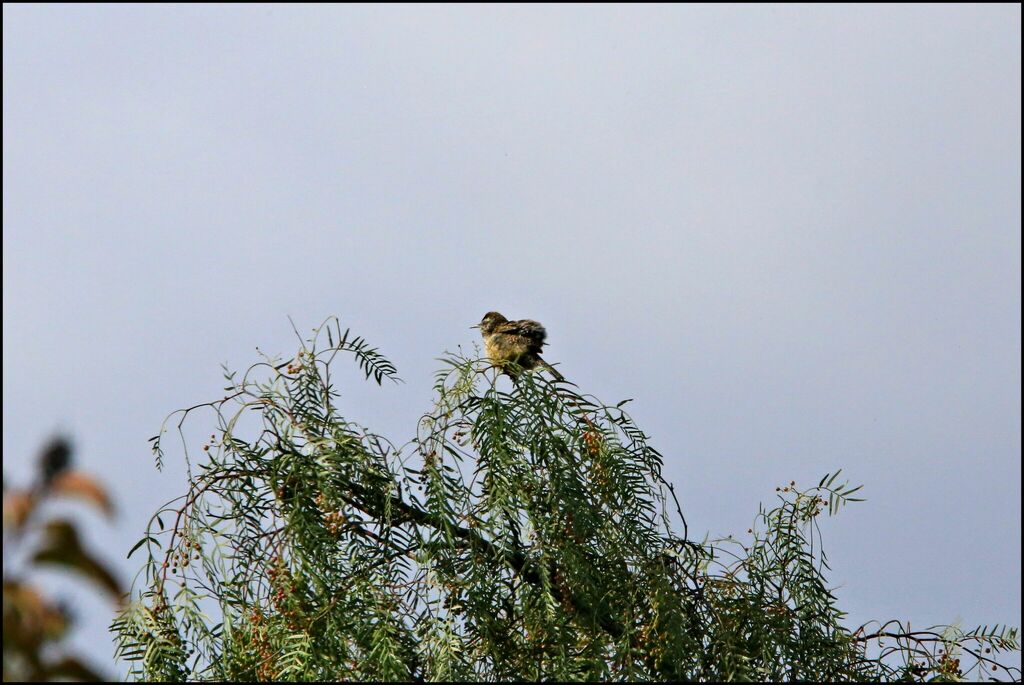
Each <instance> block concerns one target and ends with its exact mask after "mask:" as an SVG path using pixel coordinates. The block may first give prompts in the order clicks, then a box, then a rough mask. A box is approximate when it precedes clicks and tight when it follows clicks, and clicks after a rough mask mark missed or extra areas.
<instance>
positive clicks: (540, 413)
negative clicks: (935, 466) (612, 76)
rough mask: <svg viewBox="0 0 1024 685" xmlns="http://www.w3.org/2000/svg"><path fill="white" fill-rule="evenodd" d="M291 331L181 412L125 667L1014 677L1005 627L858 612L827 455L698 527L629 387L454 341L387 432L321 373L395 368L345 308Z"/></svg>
mask: <svg viewBox="0 0 1024 685" xmlns="http://www.w3.org/2000/svg"><path fill="white" fill-rule="evenodd" d="M325 343H326V344H325ZM300 345H301V348H300V350H299V352H298V355H297V356H296V357H295V358H294V360H292V361H290V362H286V363H284V364H278V363H276V360H272V359H269V358H265V359H264V360H263V361H262V362H260V363H257V364H255V365H254V366H252V367H250V368H249V369H248V370H247V371H246V372H245V373H244V374H243V375H241V376H240V377H239V376H238V375H237V374H234V373H228V372H226V378H227V379H228V381H229V386H228V388H226V390H227V394H226V395H225V396H224V397H223V398H222V399H219V400H217V401H215V402H212V403H209V404H204V405H197V406H196V407H191V408H189V409H185V410H182V411H181V412H180V414H178V413H176V414H177V415H179V417H180V421H179V423H178V430H179V432H181V428H182V424H183V423H184V422H185V421H186V420H187V419H189V418H190V417H192V416H193V413H194V412H196V411H197V410H199V409H201V408H206V409H210V410H212V415H213V417H214V421H215V426H216V428H215V430H214V432H213V434H212V435H211V439H210V440H209V441H208V442H206V443H205V444H204V445H203V447H202V454H201V455H200V456H201V459H200V460H196V459H195V458H194V457H192V456H190V454H189V451H188V441H187V440H185V441H184V447H185V458H186V462H187V464H188V473H189V487H188V491H187V492H186V493H185V494H184V495H183V496H182V497H180V498H178V499H176V500H173V501H172V502H170V503H168V504H167V505H166V506H164V507H162V508H161V509H160V510H159V511H158V512H157V513H156V514H155V515H154V516H153V518H152V519H151V521H150V523H149V527H148V529H147V531H146V535H145V536H144V537H143V538H142V539H141V540H140V541H139V543H138V544H137V545H136V546H135V548H134V549H133V550H132V553H135V552H136V551H137V550H142V551H143V552H145V553H146V554H147V555H148V556H147V558H146V561H145V563H144V565H143V567H142V569H141V571H140V574H139V576H137V579H136V587H135V590H134V593H133V599H134V601H133V602H131V603H130V604H129V605H128V606H127V608H126V609H125V610H124V611H123V612H122V613H121V614H119V616H118V617H117V618H116V620H115V621H114V623H113V625H112V630H113V631H114V632H115V634H116V638H117V641H118V654H119V657H120V658H122V659H124V660H127V662H128V663H129V665H130V668H131V676H133V677H135V678H138V679H147V680H184V679H199V680H350V679H351V680H468V679H473V680H511V679H517V680H520V679H521V680H526V679H530V680H532V679H541V678H544V679H558V680H608V679H617V680H623V679H627V680H667V679H672V680H825V681H829V680H896V679H911V680H932V679H936V678H938V679H957V678H962V677H973V678H982V677H985V678H987V677H993V676H994V677H1002V678H1006V679H1017V680H1019V677H1020V671H1019V670H1017V669H1014V668H1013V667H1010V668H1007V667H1006V666H1004V665H1000V664H999V663H997V661H996V660H995V656H996V655H997V654H998V653H999V652H1007V651H1014V650H1019V640H1018V632H1017V630H1016V629H1012V628H1006V627H1002V628H1000V627H998V626H997V627H995V628H987V627H980V628H977V629H975V630H970V631H964V630H962V629H959V628H957V627H951V626H944V627H937V628H931V629H928V630H918V631H911V630H910V629H909V627H908V626H906V625H905V624H902V623H900V622H896V621H891V622H888V623H884V624H869V625H865V626H862V627H860V628H858V629H856V630H850V629H848V628H847V627H845V625H844V622H843V619H844V616H845V614H844V613H843V612H842V611H841V610H840V609H839V608H838V607H837V605H836V598H835V596H834V595H833V594H832V592H831V590H830V589H829V585H828V582H827V580H826V575H825V574H826V572H827V571H828V565H827V559H826V557H825V554H824V552H823V551H822V548H821V533H820V529H819V526H818V521H819V517H820V516H821V515H822V514H823V512H825V511H828V512H829V513H830V514H834V513H836V512H837V511H838V510H839V509H840V507H841V506H842V505H843V504H845V503H847V502H850V501H853V500H855V498H853V497H851V494H852V493H854V492H855V491H856V490H857V488H851V487H849V486H847V485H846V484H845V483H841V482H839V480H838V479H837V476H838V473H837V474H832V475H827V476H826V477H825V478H823V479H822V480H821V482H820V483H818V484H817V486H815V487H812V488H809V489H806V490H798V489H797V488H796V487H795V484H793V483H790V485H787V486H785V487H780V488H777V490H778V492H777V495H778V499H777V502H776V504H775V506H774V507H773V508H771V509H765V508H762V509H761V510H760V512H759V513H758V515H757V517H756V523H755V525H754V526H753V527H752V528H751V529H750V530H749V531H748V536H747V537H746V538H745V541H743V542H741V541H739V540H734V539H732V538H731V537H729V538H726V539H721V540H708V539H704V540H702V541H700V542H697V541H694V540H692V539H690V538H689V537H688V535H687V530H686V523H685V518H683V514H682V512H681V510H680V508H679V504H678V502H677V500H676V497H675V494H674V491H673V489H672V486H671V485H670V484H669V483H668V482H666V481H665V479H664V478H663V476H662V463H663V458H662V455H661V454H660V453H659V452H658V451H657V450H656V449H655V448H654V447H652V446H651V445H650V444H649V443H648V436H647V435H646V434H645V433H644V432H643V431H642V430H641V429H640V428H638V427H637V426H636V424H635V423H634V422H633V420H632V419H631V418H630V416H629V415H628V414H627V413H626V412H625V411H623V409H622V405H623V404H624V402H622V403H619V404H617V405H606V404H604V403H602V402H601V401H600V400H598V399H597V398H595V397H592V396H590V395H586V394H581V393H579V392H578V390H577V389H576V386H574V385H573V384H571V383H566V382H554V381H551V380H549V379H548V378H547V376H545V375H543V374H541V373H523V374H520V375H519V378H518V380H517V381H516V382H515V383H511V382H509V381H508V380H506V379H501V381H500V382H499V381H498V377H497V373H496V372H495V371H493V370H491V369H490V367H489V365H488V364H487V363H486V362H485V361H481V360H478V359H474V358H470V357H466V356H463V355H461V354H458V355H453V354H450V355H448V356H447V357H445V358H444V359H443V360H442V361H443V364H444V366H443V369H442V370H441V371H440V372H439V373H438V374H437V377H436V383H435V386H434V390H435V392H436V395H437V397H436V402H435V404H434V407H433V409H432V410H431V411H429V412H428V413H427V414H426V415H424V416H423V417H422V419H421V420H420V422H419V425H418V429H417V434H416V437H415V438H414V439H413V440H411V441H410V442H408V443H407V444H406V445H404V446H403V447H401V448H396V447H395V446H394V444H393V443H391V442H389V441H388V440H387V439H385V438H384V437H382V436H380V435H377V434H375V433H373V432H372V431H370V430H369V429H367V428H364V427H363V426H360V425H357V424H356V423H354V422H352V421H350V420H348V419H346V418H345V417H344V416H343V415H342V414H341V413H339V409H338V407H337V406H336V405H335V400H336V399H338V393H337V391H336V390H335V388H334V384H333V381H332V376H331V370H332V362H334V360H335V358H336V356H337V355H338V354H339V353H347V354H350V355H352V356H354V358H355V360H356V361H357V363H358V364H359V366H360V368H361V369H362V371H363V372H364V374H365V375H366V377H367V379H370V378H372V379H373V380H374V381H376V382H377V383H378V384H381V383H382V382H383V381H384V380H385V379H388V380H397V376H396V371H395V368H394V367H393V366H392V365H391V363H390V362H388V361H387V360H386V359H385V358H384V357H383V356H382V355H381V354H380V353H379V352H378V351H377V349H375V348H372V347H370V346H369V345H368V344H367V342H366V341H365V340H363V339H362V338H358V337H350V335H349V333H348V331H345V332H344V333H342V331H341V327H340V325H339V324H338V322H337V320H336V319H333V318H332V319H328V321H327V322H325V324H323V325H322V326H321V327H320V328H318V329H315V331H314V334H313V336H312V338H311V339H309V340H308V341H302V340H301V338H300ZM172 416H175V415H172ZM163 433H164V430H163V429H162V430H161V434H160V435H158V436H156V437H155V438H153V439H152V441H153V449H154V452H155V454H156V457H157V465H158V467H160V466H162V464H163V460H164V447H163V443H162V440H161V436H162V435H163ZM182 438H183V440H184V433H182ZM679 529H681V531H680V530H679Z"/></svg>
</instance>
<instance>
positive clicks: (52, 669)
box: [44, 657, 107, 682]
mask: <svg viewBox="0 0 1024 685" xmlns="http://www.w3.org/2000/svg"><path fill="white" fill-rule="evenodd" d="M44 671H45V672H44V675H45V676H46V678H47V679H48V680H77V681H79V682H105V681H106V680H107V679H106V678H104V677H103V676H101V675H100V674H98V673H97V672H96V671H94V670H92V669H91V668H89V667H88V666H86V665H85V664H83V663H82V662H81V661H79V660H78V659H75V658H74V657H65V658H63V659H61V660H60V661H58V662H57V663H55V664H51V665H49V666H47V667H46V668H45V669H44Z"/></svg>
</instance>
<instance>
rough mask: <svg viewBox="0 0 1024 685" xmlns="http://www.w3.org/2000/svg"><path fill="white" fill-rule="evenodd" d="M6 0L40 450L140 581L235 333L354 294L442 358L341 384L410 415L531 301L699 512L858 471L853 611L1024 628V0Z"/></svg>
mask: <svg viewBox="0 0 1024 685" xmlns="http://www.w3.org/2000/svg"><path fill="white" fill-rule="evenodd" d="M3 19H4V28H3V78H4V86H3V98H4V102H3V108H4V109H3V138H4V145H3V159H4V162H3V163H4V173H3V193H4V203H3V248H4V257H3V260H4V261H3V306H4V313H3V345H4V353H3V373H4V379H3V428H4V435H3V450H4V456H5V458H4V473H5V477H7V478H8V479H11V480H18V479H24V478H26V477H27V474H28V473H29V470H30V466H31V463H30V461H29V460H28V459H29V457H34V455H35V451H36V449H37V448H38V446H39V445H40V444H41V442H42V441H43V440H44V439H45V438H46V437H47V436H48V435H50V434H51V433H52V432H53V431H54V430H57V429H61V430H65V431H67V432H68V433H70V434H71V435H72V436H73V437H74V439H75V440H76V443H77V445H78V447H79V457H80V461H81V463H82V465H83V467H86V468H88V469H91V470H93V471H96V472H98V473H100V474H103V476H104V477H105V478H106V479H107V481H108V482H109V483H110V484H111V485H112V486H113V488H114V489H115V490H116V494H117V499H118V502H119V503H120V505H121V516H120V518H119V519H118V521H117V524H116V526H114V527H113V528H107V529H102V528H98V529H97V530H96V533H95V534H94V535H93V536H92V540H93V542H94V543H95V544H97V545H102V546H105V547H106V548H107V550H108V553H109V556H110V558H112V559H115V560H117V561H116V563H117V564H119V567H120V568H121V569H122V572H123V575H124V576H125V577H128V575H129V572H130V571H131V570H132V569H133V568H135V565H134V562H131V563H130V562H126V561H124V554H125V552H126V551H127V549H128V548H129V547H130V546H131V544H132V543H133V542H135V541H136V540H137V539H138V538H139V536H140V534H141V531H142V528H143V525H144V522H145V519H146V517H148V514H149V513H151V512H152V511H153V509H154V508H155V507H156V506H158V505H159V504H161V503H162V502H164V501H165V500H167V499H170V498H171V497H172V496H174V495H177V494H179V493H181V492H182V489H183V487H184V481H183V479H182V474H181V473H180V471H178V470H176V469H173V468H172V469H169V470H168V472H166V473H164V474H160V473H157V472H156V471H155V470H154V468H153V464H152V459H151V458H150V455H149V452H148V446H147V443H146V438H148V437H149V436H151V435H153V434H155V433H156V430H157V428H158V426H159V424H160V422H161V420H162V419H163V418H164V416H165V415H166V414H167V413H168V412H170V411H172V410H174V409H176V408H178V407H181V406H185V405H188V404H192V403H194V402H197V401H202V400H205V399H208V398H211V397H214V396H216V395H217V393H218V391H219V389H220V387H221V385H222V382H221V379H220V368H219V364H220V363H221V362H228V363H229V364H230V365H232V366H234V367H242V366H245V365H247V364H248V363H249V362H250V361H251V360H253V359H254V356H255V347H256V346H257V345H258V346H259V347H260V348H261V349H263V350H265V351H269V352H281V353H285V354H291V353H292V352H293V350H294V338H293V334H292V332H291V330H290V327H289V324H288V321H287V318H286V316H287V315H291V316H292V317H293V318H294V319H295V321H296V323H297V324H298V325H299V326H300V327H301V328H303V329H307V330H308V329H309V328H311V327H312V326H314V325H316V324H318V323H319V322H320V321H321V320H322V319H323V318H325V317H326V316H328V315H330V314H338V315H339V316H340V317H341V318H342V321H343V323H345V324H348V325H351V326H352V327H353V329H354V330H355V331H357V332H358V333H360V334H363V335H365V336H367V337H368V338H369V339H370V341H371V342H373V343H375V344H378V345H379V346H380V347H381V348H382V349H383V351H384V352H385V353H387V354H388V355H389V356H390V357H391V359H392V360H393V361H394V362H395V363H396V364H397V366H398V368H399V371H400V373H401V375H402V376H403V378H404V379H405V381H406V383H405V384H404V385H401V386H398V387H385V388H384V389H376V390H375V389H371V388H370V387H368V386H364V385H362V384H359V383H358V382H357V374H356V373H352V375H351V378H350V383H349V386H348V387H346V388H345V389H344V397H343V405H342V406H343V407H346V408H349V409H350V412H351V414H352V416H353V417H354V418H357V419H359V420H361V421H363V422H365V423H367V424H369V425H371V426H373V427H375V428H377V429H378V430H380V431H381V432H384V433H385V434H388V435H390V436H392V438H393V439H394V440H395V441H396V442H399V443H401V442H404V441H405V440H406V439H407V438H409V437H411V435H412V433H413V430H414V423H415V420H416V418H417V417H418V416H419V414H420V412H422V411H423V410H424V409H426V407H427V406H428V402H429V399H430V386H431V380H432V371H433V370H434V369H435V368H436V367H437V362H436V361H435V357H437V356H439V355H440V353H441V352H442V351H443V350H445V349H446V348H447V349H454V348H455V346H456V345H459V344H463V345H465V344H467V343H470V342H472V341H473V340H474V334H475V332H474V331H470V330H468V326H469V325H471V324H473V323H476V322H477V321H478V320H479V319H480V316H481V315H482V314H483V313H484V312H485V311H487V310H489V309H498V310H500V311H502V312H504V313H505V314H507V315H509V316H513V317H527V316H528V317H531V318H536V319H539V320H541V321H543V322H544V323H545V324H546V325H547V326H548V330H549V336H550V342H551V345H550V350H549V353H548V355H547V356H548V358H549V359H550V360H551V361H555V362H560V363H561V367H560V368H561V369H562V370H563V372H564V373H565V374H566V375H567V376H569V377H570V378H571V379H573V380H574V381H576V382H577V383H579V384H580V385H581V386H582V387H583V388H584V389H585V390H587V391H590V392H593V393H595V394H597V395H598V396H600V397H602V398H603V399H605V400H607V401H612V402H614V401H618V400H619V399H623V398H626V397H633V398H636V399H635V402H634V404H633V405H631V406H632V407H633V414H634V416H635V418H636V419H637V420H638V422H639V423H640V425H641V426H643V427H644V428H645V429H646V430H647V431H648V432H649V433H650V434H651V435H652V436H653V442H654V444H655V445H656V446H657V447H658V448H659V449H660V450H661V451H662V452H663V453H664V454H665V455H666V457H667V462H668V463H667V465H666V471H667V475H668V476H669V478H670V479H672V480H674V481H675V482H676V484H677V487H678V490H679V493H680V495H681V497H682V499H683V502H684V506H685V510H686V512H687V515H688V518H689V522H690V526H691V530H695V531H697V532H703V531H710V532H711V533H712V534H723V535H724V534H727V533H742V532H743V531H745V530H746V529H747V527H748V526H749V524H750V522H751V521H752V519H753V516H754V515H755V513H756V511H757V505H758V502H759V501H764V502H770V501H771V500H772V497H773V496H774V488H775V486H776V485H778V484H780V483H782V482H788V481H789V480H790V479H796V480H797V481H798V483H801V484H807V485H809V484H812V482H814V483H816V482H817V479H818V478H819V477H820V476H821V475H823V474H824V473H826V472H828V471H834V470H835V469H837V468H840V467H842V468H843V469H844V470H845V472H846V473H847V474H848V475H849V477H850V478H851V479H852V480H854V481H856V482H859V483H864V484H865V488H864V493H865V496H866V497H867V498H868V501H867V502H865V503H863V504H861V505H857V506H855V507H853V508H851V509H850V510H848V511H846V512H844V514H843V515H842V516H840V517H839V518H837V519H835V520H831V521H828V522H826V525H825V534H826V545H827V549H828V550H830V559H831V561H832V565H833V567H834V569H835V573H834V575H833V580H834V581H835V582H836V583H837V584H840V585H841V587H840V590H839V597H840V598H841V604H842V606H843V607H844V608H846V609H848V610H849V611H850V612H851V614H852V619H853V620H866V619H869V618H904V619H910V620H911V621H913V623H914V625H916V626H924V625H926V624H931V623H938V622H950V621H954V620H956V619H962V620H963V622H964V623H965V624H976V623H982V622H987V623H996V622H999V623H1004V622H1005V623H1011V624H1017V625H1019V624H1020V621H1021V610H1020V607H1021V601H1020V597H1021V594H1020V593H1021V589H1020V588H1021V575H1020V561H1021V497H1020V489H1019V488H1020V485H1019V484H1020V475H1021V474H1020V460H1019V457H1020V449H1021V401H1020V391H1021V365H1020V352H1021V350H1020V347H1021V318H1020V317H1021V299H1020V292H1021V238H1020V230H1021V195H1020V186H1021V91H1020V77H1021V57H1020V54H1021V10H1020V6H1019V5H1003V6H951V5H943V6H920V5H918V6H820V7H806V6H804V7H796V6H785V7H773V6H746V7H735V6H727V7H720V6H683V7H680V6H634V7H614V6H603V5H602V6H589V7H580V6H531V7H517V6H508V7H485V6H457V7H456V6H443V7H423V6H403V7H396V6H386V7H365V6H362V7H351V6H344V7H342V6H331V7H326V6H299V7H292V6H288V7H286V6H252V7H238V6H102V7H99V6H75V5H72V6H68V5H50V6H27V5H15V6H10V5H5V6H4V9H3ZM74 601H75V604H76V606H79V607H80V608H81V611H82V612H83V613H86V614H89V613H91V614H93V616H92V617H91V618H87V630H86V633H85V635H84V637H80V638H79V641H78V644H81V645H91V646H92V648H93V649H95V650H96V655H97V656H96V659H97V661H100V662H102V661H106V660H109V654H110V653H111V651H112V649H109V648H107V647H106V644H107V641H108V637H107V636H106V634H105V628H106V625H107V623H108V622H109V617H108V616H105V615H100V614H98V613H96V612H94V611H90V610H89V607H90V606H91V605H90V604H89V600H87V599H83V598H77V599H75V600H74ZM96 645H100V646H99V647H97V646H96Z"/></svg>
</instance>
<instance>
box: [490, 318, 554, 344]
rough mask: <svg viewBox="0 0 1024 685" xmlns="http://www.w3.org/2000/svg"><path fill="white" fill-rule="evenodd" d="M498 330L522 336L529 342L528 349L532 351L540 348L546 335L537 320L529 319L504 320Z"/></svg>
mask: <svg viewBox="0 0 1024 685" xmlns="http://www.w3.org/2000/svg"><path fill="white" fill-rule="evenodd" d="M498 330H499V331H500V332H501V333H506V334H508V335H515V336H519V337H520V338H524V339H525V340H526V341H527V343H528V344H529V347H530V349H531V350H533V351H534V352H540V350H541V348H542V347H543V346H544V340H545V338H547V337H548V332H547V331H546V330H544V327H543V326H541V325H540V324H539V323H538V322H536V321H532V320H530V319H520V320H519V321H506V322H505V323H503V324H501V326H500V327H499V328H498Z"/></svg>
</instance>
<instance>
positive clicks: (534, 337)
mask: <svg viewBox="0 0 1024 685" xmlns="http://www.w3.org/2000/svg"><path fill="white" fill-rule="evenodd" d="M471 328H479V329H480V334H481V335H482V336H483V339H484V351H485V352H486V353H487V357H488V358H489V359H490V360H491V362H492V363H493V364H495V365H496V366H501V367H504V371H505V373H506V374H508V375H509V376H510V377H511V378H512V380H516V377H517V376H518V373H519V372H518V370H513V369H511V368H509V366H508V365H509V364H515V365H517V366H518V367H519V368H521V369H527V370H528V369H533V368H536V367H537V366H542V367H544V368H545V369H547V370H548V371H550V372H551V375H552V376H554V377H555V378H556V379H557V380H560V381H564V380H565V376H563V375H562V374H560V373H558V371H556V370H555V367H553V366H551V364H548V363H547V362H546V361H544V359H543V358H542V357H541V356H540V352H541V348H543V347H544V339H545V338H547V337H548V332H547V331H546V330H544V326H542V325H541V324H539V323H538V322H536V321H533V320H532V319H519V320H518V321H509V320H508V319H506V318H505V317H504V316H502V315H501V314H499V313H498V312H487V313H486V314H484V318H483V319H481V321H480V323H479V324H477V325H476V326H472V327H471Z"/></svg>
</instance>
